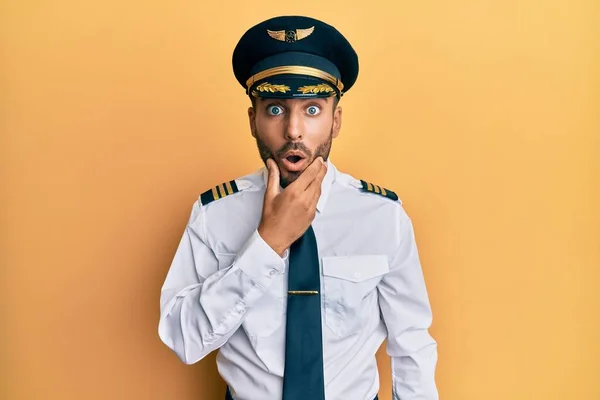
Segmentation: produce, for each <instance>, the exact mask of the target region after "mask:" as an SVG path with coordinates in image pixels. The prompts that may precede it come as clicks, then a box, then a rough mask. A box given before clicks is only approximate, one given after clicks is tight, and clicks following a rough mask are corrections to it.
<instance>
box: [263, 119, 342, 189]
mask: <svg viewBox="0 0 600 400" xmlns="http://www.w3.org/2000/svg"><path fill="white" fill-rule="evenodd" d="M332 141H333V128H332V129H331V131H330V132H329V137H328V138H327V139H325V141H324V142H323V143H321V144H320V145H318V146H317V148H316V149H315V151H314V152H312V151H310V149H309V148H307V147H306V146H305V145H304V144H303V143H301V142H286V143H285V144H284V145H283V146H282V147H281V148H279V149H278V150H277V151H275V152H273V151H272V150H271V149H270V148H269V147H268V146H267V145H266V144H265V142H263V141H262V140H261V139H260V133H257V134H256V146H257V147H258V153H259V154H260V158H261V159H262V161H263V163H264V164H265V166H266V165H267V160H268V159H269V158H271V159H272V160H273V161H275V162H276V163H277V167H278V168H279V162H278V161H277V160H280V159H281V157H282V156H283V155H284V154H285V153H287V152H288V151H290V150H297V151H300V152H302V153H303V154H304V156H305V157H306V158H307V159H308V160H310V161H309V162H308V164H307V167H308V165H310V164H311V163H312V162H313V161H314V160H315V158H317V157H319V156H321V157H323V161H325V162H327V160H328V158H329V153H330V152H331V142H332ZM279 171H280V173H279V183H280V185H281V187H282V188H286V187H287V186H288V185H290V184H291V183H292V182H294V181H295V180H296V179H298V177H299V176H300V174H302V172H304V171H298V172H295V171H287V170H286V172H287V174H288V176H283V174H282V173H281V168H279Z"/></svg>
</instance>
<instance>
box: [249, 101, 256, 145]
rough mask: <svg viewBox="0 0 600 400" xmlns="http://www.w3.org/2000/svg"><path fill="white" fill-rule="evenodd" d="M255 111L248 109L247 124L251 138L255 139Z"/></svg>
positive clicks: (251, 108)
mask: <svg viewBox="0 0 600 400" xmlns="http://www.w3.org/2000/svg"><path fill="white" fill-rule="evenodd" d="M255 118H256V111H255V110H254V108H253V107H248V123H249V124H250V133H252V137H253V138H256V121H255Z"/></svg>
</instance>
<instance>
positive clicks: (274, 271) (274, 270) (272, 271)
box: [269, 269, 277, 276]
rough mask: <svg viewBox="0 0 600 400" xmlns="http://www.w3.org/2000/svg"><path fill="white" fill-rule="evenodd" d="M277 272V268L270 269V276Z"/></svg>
mask: <svg viewBox="0 0 600 400" xmlns="http://www.w3.org/2000/svg"><path fill="white" fill-rule="evenodd" d="M276 273H277V270H276V269H272V270H271V271H269V276H273V275H275V274H276Z"/></svg>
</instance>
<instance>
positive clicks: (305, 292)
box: [288, 290, 319, 296]
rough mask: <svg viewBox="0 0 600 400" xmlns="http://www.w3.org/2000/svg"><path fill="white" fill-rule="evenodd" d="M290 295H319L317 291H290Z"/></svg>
mask: <svg viewBox="0 0 600 400" xmlns="http://www.w3.org/2000/svg"><path fill="white" fill-rule="evenodd" d="M288 294H297V295H300V296H308V295H311V294H319V292H317V291H316V290H288Z"/></svg>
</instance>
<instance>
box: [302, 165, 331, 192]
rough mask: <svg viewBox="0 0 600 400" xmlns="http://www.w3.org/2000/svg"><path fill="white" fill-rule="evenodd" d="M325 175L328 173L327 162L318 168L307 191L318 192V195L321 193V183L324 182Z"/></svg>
mask: <svg viewBox="0 0 600 400" xmlns="http://www.w3.org/2000/svg"><path fill="white" fill-rule="evenodd" d="M325 175H327V164H323V165H321V168H319V169H318V170H317V174H316V175H315V178H314V179H313V180H312V182H310V184H309V185H308V186H307V188H306V191H307V192H310V193H314V192H318V194H317V195H320V192H321V184H322V183H323V179H325Z"/></svg>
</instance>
